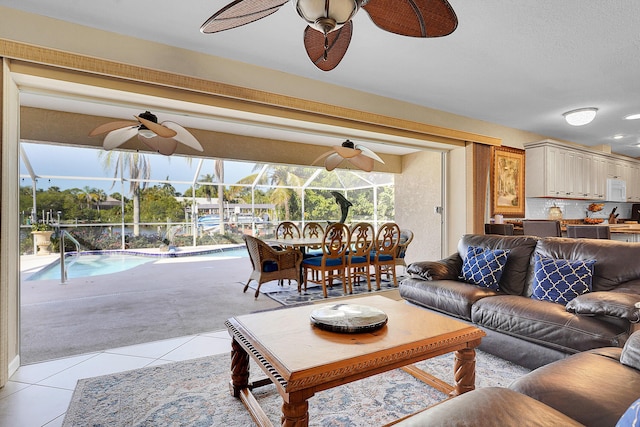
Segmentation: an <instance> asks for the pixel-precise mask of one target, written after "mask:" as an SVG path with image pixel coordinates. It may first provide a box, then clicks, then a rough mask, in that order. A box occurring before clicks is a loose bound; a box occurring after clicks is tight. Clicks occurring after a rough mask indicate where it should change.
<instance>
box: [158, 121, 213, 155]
mask: <svg viewBox="0 0 640 427" xmlns="http://www.w3.org/2000/svg"><path fill="white" fill-rule="evenodd" d="M162 126H166V127H168V128H169V129H171V130H173V131H175V132H176V136H174V137H173V139H175V140H176V141H178V142H181V143H183V144H184V145H186V146H187V147H191V148H193V149H194V150H198V151H204V148H202V145H200V143H199V142H198V140H197V139H196V137H195V136H193V135H191V133H190V132H189V131H188V130H186V129H185V128H183V127H182V126H180V125H179V124H177V123H174V122H162Z"/></svg>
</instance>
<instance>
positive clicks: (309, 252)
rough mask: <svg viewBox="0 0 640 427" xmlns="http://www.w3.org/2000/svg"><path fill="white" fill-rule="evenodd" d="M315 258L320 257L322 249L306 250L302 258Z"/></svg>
mask: <svg viewBox="0 0 640 427" xmlns="http://www.w3.org/2000/svg"><path fill="white" fill-rule="evenodd" d="M316 256H322V249H308V250H307V251H306V252H305V253H304V255H303V257H304V258H312V257H316Z"/></svg>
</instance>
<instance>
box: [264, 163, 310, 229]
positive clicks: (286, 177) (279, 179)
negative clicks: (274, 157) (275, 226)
mask: <svg viewBox="0 0 640 427" xmlns="http://www.w3.org/2000/svg"><path fill="white" fill-rule="evenodd" d="M268 178H269V184H271V185H272V186H274V187H276V188H275V190H273V192H272V193H271V201H272V202H273V204H275V205H280V206H283V207H284V220H285V221H289V220H290V219H291V212H290V209H289V205H290V202H291V198H292V197H293V195H294V191H293V190H292V189H291V188H283V187H282V186H294V187H300V186H301V185H302V178H300V177H299V176H298V175H296V174H295V173H293V172H292V171H291V168H290V167H287V166H274V167H273V169H271V172H270V173H269V177H268Z"/></svg>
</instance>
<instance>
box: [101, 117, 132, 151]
mask: <svg viewBox="0 0 640 427" xmlns="http://www.w3.org/2000/svg"><path fill="white" fill-rule="evenodd" d="M138 126H140V125H139V124H137V123H136V124H135V126H131V127H128V128H120V129H116V130H112V131H111V132H109V133H108V134H107V136H105V137H104V141H103V142H102V147H103V148H104V149H105V150H113V149H114V148H116V147H119V146H121V145H122V144H124V143H125V142H127V141H128V140H130V139H131V138H133V137H134V136H136V133H138Z"/></svg>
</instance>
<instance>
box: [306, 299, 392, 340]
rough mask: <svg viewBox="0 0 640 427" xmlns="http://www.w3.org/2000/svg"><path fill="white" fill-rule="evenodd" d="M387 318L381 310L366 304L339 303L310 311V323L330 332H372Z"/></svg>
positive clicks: (384, 322) (380, 326) (383, 323)
mask: <svg viewBox="0 0 640 427" xmlns="http://www.w3.org/2000/svg"><path fill="white" fill-rule="evenodd" d="M387 320H388V318H387V315H386V314H385V313H384V312H383V311H382V310H380V309H379V308H376V307H369V306H367V305H357V304H340V303H339V304H333V305H328V306H324V307H320V308H318V309H316V310H313V312H311V323H312V324H313V325H314V326H316V327H318V328H320V329H324V330H326V331H331V332H342V333H361V332H372V331H375V330H377V329H380V328H382V327H383V326H384V325H386V324H387Z"/></svg>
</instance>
